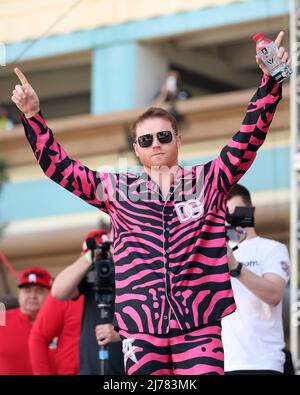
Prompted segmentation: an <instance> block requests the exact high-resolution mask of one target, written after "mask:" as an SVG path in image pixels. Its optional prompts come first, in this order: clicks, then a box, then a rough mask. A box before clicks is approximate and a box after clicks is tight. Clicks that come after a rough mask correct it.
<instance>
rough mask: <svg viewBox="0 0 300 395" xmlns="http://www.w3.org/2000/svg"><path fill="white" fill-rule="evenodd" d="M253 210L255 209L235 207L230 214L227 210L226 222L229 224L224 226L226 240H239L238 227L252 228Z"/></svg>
mask: <svg viewBox="0 0 300 395" xmlns="http://www.w3.org/2000/svg"><path fill="white" fill-rule="evenodd" d="M254 210H255V207H236V208H235V209H234V212H233V213H232V214H229V212H228V210H227V213H226V222H227V223H228V224H229V225H226V226H225V229H226V238H227V240H232V241H238V240H239V232H238V231H237V228H238V227H241V228H249V227H251V228H252V227H254Z"/></svg>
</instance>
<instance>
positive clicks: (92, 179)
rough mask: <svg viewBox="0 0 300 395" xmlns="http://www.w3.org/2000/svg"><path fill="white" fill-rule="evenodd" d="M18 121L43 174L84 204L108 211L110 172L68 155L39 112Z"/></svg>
mask: <svg viewBox="0 0 300 395" xmlns="http://www.w3.org/2000/svg"><path fill="white" fill-rule="evenodd" d="M21 120H22V123H23V126H24V129H25V135H26V137H27V140H28V141H29V144H30V145H31V148H32V150H33V152H34V155H35V157H36V159H37V161H38V163H39V165H40V167H41V168H42V170H43V172H44V173H45V174H46V176H47V177H49V178H50V179H51V180H53V181H54V182H56V183H57V184H59V185H61V186H62V187H63V188H65V189H67V190H68V191H70V192H72V193H73V194H74V195H76V196H79V197H80V198H81V199H83V200H84V201H86V202H87V203H89V204H91V205H93V206H95V207H97V208H99V209H101V210H103V211H104V212H108V201H109V199H108V193H107V189H108V188H109V187H108V184H109V179H110V178H112V177H113V175H112V174H110V173H99V172H97V171H93V170H90V169H89V168H88V167H86V166H84V165H83V164H82V163H80V162H79V161H78V160H76V159H72V158H70V157H69V156H68V154H67V153H66V151H65V150H64V149H63V148H62V147H61V146H60V144H59V143H58V142H57V141H56V140H55V138H54V136H53V133H52V131H51V130H50V129H49V127H48V126H47V125H46V122H45V120H44V118H43V116H42V114H41V113H40V112H39V113H38V114H36V115H35V116H34V117H32V118H26V117H25V116H24V115H22V117H21Z"/></svg>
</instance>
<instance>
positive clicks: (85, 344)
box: [51, 229, 124, 375]
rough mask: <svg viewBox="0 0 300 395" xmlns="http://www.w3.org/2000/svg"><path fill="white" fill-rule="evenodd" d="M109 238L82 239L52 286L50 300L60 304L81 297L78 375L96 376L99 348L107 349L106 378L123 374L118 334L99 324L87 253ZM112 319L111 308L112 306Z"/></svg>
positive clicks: (105, 235)
mask: <svg viewBox="0 0 300 395" xmlns="http://www.w3.org/2000/svg"><path fill="white" fill-rule="evenodd" d="M109 237H110V236H109V234H108V232H107V231H103V230H99V229H97V230H93V231H91V232H90V233H88V235H87V236H86V238H85V239H84V242H83V246H82V252H81V256H80V258H79V259H77V260H76V261H75V262H74V263H72V264H71V265H70V266H68V267H66V268H65V269H64V270H63V271H62V272H61V273H59V274H58V275H57V276H56V278H55V281H54V283H53V287H52V290H51V293H52V296H54V297H55V298H57V299H61V300H70V299H77V298H78V297H79V296H80V295H84V307H83V315H82V323H81V333H80V341H79V361H80V362H79V374H81V375H97V374H99V373H100V368H99V356H98V352H99V346H108V350H109V360H108V366H107V371H106V374H111V375H120V374H124V366H123V354H122V343H121V339H120V337H119V335H118V333H117V332H116V331H115V330H114V327H113V325H112V324H111V323H107V324H100V325H99V321H98V317H100V313H99V309H98V307H97V304H96V299H95V290H94V283H93V281H91V280H90V279H91V278H93V275H94V274H93V270H91V263H92V256H91V251H90V250H89V249H88V244H89V241H91V242H92V243H96V244H102V243H104V242H105V241H108V240H109ZM111 313H112V316H111V320H110V321H112V319H113V313H114V306H112V311H111Z"/></svg>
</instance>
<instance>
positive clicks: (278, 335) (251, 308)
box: [222, 184, 289, 375]
mask: <svg viewBox="0 0 300 395" xmlns="http://www.w3.org/2000/svg"><path fill="white" fill-rule="evenodd" d="M251 206H252V202H251V196H250V193H249V191H248V190H247V189H246V188H245V187H243V186H242V185H239V184H237V185H235V186H233V188H232V189H231V190H230V192H229V195H228V200H227V208H228V212H229V214H230V215H232V214H233V213H234V211H235V209H236V207H251ZM238 230H239V229H238ZM238 235H239V236H238V238H239V241H240V243H239V244H238V248H237V249H236V250H235V251H234V253H233V252H232V250H231V248H230V247H228V265H229V271H230V274H231V284H232V288H233V293H234V298H235V302H236V305H237V309H236V311H235V312H234V313H232V314H230V315H228V316H226V317H224V318H223V319H222V340H223V347H224V356H225V373H226V374H231V375H237V374H249V375H251V374H253V375H257V374H282V373H283V365H284V360H285V356H284V352H283V348H284V333H283V323H282V297H283V294H284V290H285V286H286V283H287V281H288V278H289V275H288V272H289V257H288V252H287V248H286V247H285V245H283V244H281V243H279V242H277V241H274V240H270V239H265V238H262V237H259V236H258V235H257V234H256V231H255V228H254V226H253V227H245V228H244V229H241V232H239V233H238Z"/></svg>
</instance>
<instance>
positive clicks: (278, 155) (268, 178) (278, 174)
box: [181, 147, 290, 192]
mask: <svg viewBox="0 0 300 395" xmlns="http://www.w3.org/2000/svg"><path fill="white" fill-rule="evenodd" d="M212 159H214V158H213V157H206V158H199V159H193V160H188V161H182V162H181V164H182V165H185V166H191V165H196V164H199V163H205V162H207V161H210V160H212ZM239 183H241V184H243V185H245V186H246V187H247V188H249V189H250V191H251V192H256V191H263V190H272V189H275V190H276V189H285V188H289V187H290V148H289V147H279V148H273V149H264V150H260V151H258V154H257V156H256V158H255V161H254V163H253V164H252V166H251V167H250V169H249V170H248V171H247V173H246V174H245V175H244V176H243V177H242V178H241V180H240V181H239Z"/></svg>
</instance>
